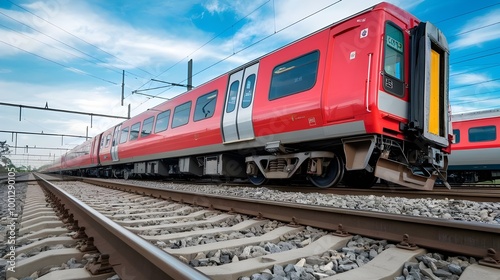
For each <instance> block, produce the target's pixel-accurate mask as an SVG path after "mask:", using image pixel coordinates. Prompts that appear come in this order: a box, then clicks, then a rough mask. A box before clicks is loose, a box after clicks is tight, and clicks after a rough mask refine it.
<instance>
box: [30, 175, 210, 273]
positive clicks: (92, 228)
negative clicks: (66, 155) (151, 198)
mask: <svg viewBox="0 0 500 280" xmlns="http://www.w3.org/2000/svg"><path fill="white" fill-rule="evenodd" d="M35 176H36V177H37V179H39V181H38V182H39V184H40V185H41V186H42V187H44V188H45V189H46V190H47V191H49V192H51V193H53V194H54V195H56V196H57V197H58V198H59V199H61V202H62V203H63V204H64V205H65V207H66V208H68V210H69V212H70V213H71V214H73V216H74V219H75V220H78V225H79V226H80V227H82V226H84V227H85V233H86V234H87V236H92V237H94V245H95V246H96V247H97V248H98V249H99V251H100V252H101V253H107V254H109V255H110V263H111V265H112V266H113V268H114V270H115V271H116V273H117V274H118V275H119V276H120V278H121V279H159V280H163V279H210V278H209V277H207V276H206V275H204V274H203V273H201V272H199V271H198V270H196V269H194V268H192V267H190V266H188V265H187V264H185V263H183V262H182V261H180V260H179V259H177V258H176V257H174V256H172V255H170V254H168V253H167V252H165V251H163V250H161V249H160V248H158V247H156V246H154V245H153V244H151V243H149V242H147V241H146V240H144V239H142V238H140V237H139V236H137V235H135V234H133V233H132V232H130V231H128V230H126V229H125V228H123V227H122V226H120V225H118V224H117V223H115V222H113V221H111V220H110V219H109V218H107V217H105V216H104V215H102V214H100V213H99V212H97V211H96V210H94V209H92V208H91V207H89V206H87V205H86V204H84V203H82V202H81V201H79V200H78V199H76V198H74V197H72V196H71V195H69V194H68V193H67V192H65V191H64V190H62V189H60V188H59V187H57V186H55V185H53V184H51V183H50V182H48V181H47V180H45V179H43V178H41V177H39V176H37V175H35Z"/></svg>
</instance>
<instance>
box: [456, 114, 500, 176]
mask: <svg viewBox="0 0 500 280" xmlns="http://www.w3.org/2000/svg"><path fill="white" fill-rule="evenodd" d="M452 122H453V134H454V143H453V144H452V150H453V152H452V153H451V155H450V157H449V168H448V170H449V172H448V180H449V181H450V182H453V183H477V182H481V181H488V180H496V179H500V109H495V110H487V111H479V112H471V113H464V114H457V115H453V116H452Z"/></svg>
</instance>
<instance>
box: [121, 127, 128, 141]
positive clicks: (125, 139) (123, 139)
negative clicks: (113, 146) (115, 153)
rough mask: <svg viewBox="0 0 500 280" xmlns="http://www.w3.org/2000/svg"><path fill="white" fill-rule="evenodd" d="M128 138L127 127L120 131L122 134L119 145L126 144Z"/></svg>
mask: <svg viewBox="0 0 500 280" xmlns="http://www.w3.org/2000/svg"><path fill="white" fill-rule="evenodd" d="M127 138H128V127H125V128H123V129H122V133H121V134H120V144H122V143H125V142H127Z"/></svg>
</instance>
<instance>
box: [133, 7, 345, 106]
mask: <svg viewBox="0 0 500 280" xmlns="http://www.w3.org/2000/svg"><path fill="white" fill-rule="evenodd" d="M340 2H342V0H337V1H335V2H333V3H331V4H329V5H327V6H325V7H323V8H321V9H319V10H317V11H315V12H313V13H311V14H309V15H307V16H304V17H302V18H300V19H299V20H297V21H294V22H292V23H291V24H289V25H287V26H285V27H283V28H281V29H279V30H275V31H274V33H271V34H269V35H267V36H265V37H263V38H261V39H259V40H257V41H256V42H253V43H252V44H250V45H248V46H246V47H244V48H242V49H240V50H238V51H235V52H233V53H232V54H230V55H228V56H226V57H224V58H222V59H220V60H218V61H216V62H215V63H213V64H211V65H209V66H207V67H205V68H203V69H202V70H200V71H198V72H196V73H194V74H193V77H194V76H197V75H199V74H201V73H202V72H205V71H207V70H208V69H210V68H212V67H214V66H216V65H218V64H219V63H221V62H224V61H226V60H227V59H229V58H231V57H232V56H235V55H236V54H238V53H240V52H242V51H244V50H247V49H249V48H251V47H253V46H255V45H257V44H259V43H261V42H262V41H264V40H266V39H268V38H270V37H272V36H274V35H276V34H278V33H280V32H282V31H284V30H286V29H288V28H290V27H292V26H294V25H295V24H297V23H299V22H302V21H303V20H305V19H307V18H309V17H311V16H313V15H315V14H318V13H320V12H322V11H324V10H326V9H328V8H330V7H331V6H333V5H336V4H338V3H340ZM266 3H267V2H266ZM262 6H263V5H261V6H259V8H260V7H262ZM185 81H186V79H184V80H182V81H180V83H182V82H185ZM162 93H163V92H160V93H158V94H157V95H155V96H158V95H160V94H162ZM146 101H147V100H146ZM146 101H144V102H142V103H140V104H139V105H138V106H140V105H142V104H144V103H145V102H146ZM138 106H136V108H137V107H138Z"/></svg>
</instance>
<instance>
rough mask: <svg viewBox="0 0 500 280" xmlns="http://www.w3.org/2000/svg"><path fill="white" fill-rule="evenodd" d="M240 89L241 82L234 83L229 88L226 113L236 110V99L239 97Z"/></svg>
mask: <svg viewBox="0 0 500 280" xmlns="http://www.w3.org/2000/svg"><path fill="white" fill-rule="evenodd" d="M239 88H240V81H234V82H233V83H232V84H231V87H229V95H228V97H227V98H228V99H227V107H226V113H231V112H232V111H234V108H236V99H237V97H238V89H239Z"/></svg>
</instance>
